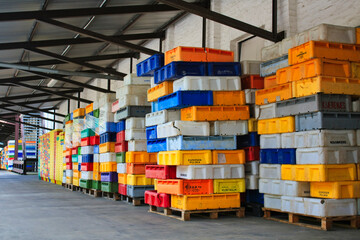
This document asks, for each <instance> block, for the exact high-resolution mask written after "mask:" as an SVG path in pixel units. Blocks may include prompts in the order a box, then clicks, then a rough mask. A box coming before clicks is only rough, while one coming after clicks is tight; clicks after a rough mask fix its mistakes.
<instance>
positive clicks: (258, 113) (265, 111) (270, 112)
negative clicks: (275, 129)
mask: <svg viewBox="0 0 360 240" xmlns="http://www.w3.org/2000/svg"><path fill="white" fill-rule="evenodd" d="M255 118H257V119H269V118H276V103H270V104H265V105H260V106H256V107H255Z"/></svg>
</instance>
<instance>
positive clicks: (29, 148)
mask: <svg viewBox="0 0 360 240" xmlns="http://www.w3.org/2000/svg"><path fill="white" fill-rule="evenodd" d="M25 150H36V146H25Z"/></svg>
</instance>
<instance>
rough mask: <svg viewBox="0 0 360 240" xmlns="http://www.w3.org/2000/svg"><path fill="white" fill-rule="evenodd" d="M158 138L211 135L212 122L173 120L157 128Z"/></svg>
mask: <svg viewBox="0 0 360 240" xmlns="http://www.w3.org/2000/svg"><path fill="white" fill-rule="evenodd" d="M156 131H157V138H167V137H175V136H179V135H183V136H209V135H210V124H209V123H208V122H190V121H172V122H167V123H164V124H161V125H158V126H157V128H156Z"/></svg>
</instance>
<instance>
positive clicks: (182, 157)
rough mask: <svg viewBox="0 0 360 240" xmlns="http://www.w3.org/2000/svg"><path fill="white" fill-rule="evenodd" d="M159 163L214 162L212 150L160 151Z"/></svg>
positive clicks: (187, 163) (188, 163)
mask: <svg viewBox="0 0 360 240" xmlns="http://www.w3.org/2000/svg"><path fill="white" fill-rule="evenodd" d="M158 158H159V160H158V164H159V165H200V164H212V156H211V151H210V150H201V151H181V150H178V151H166V152H159V155H158Z"/></svg>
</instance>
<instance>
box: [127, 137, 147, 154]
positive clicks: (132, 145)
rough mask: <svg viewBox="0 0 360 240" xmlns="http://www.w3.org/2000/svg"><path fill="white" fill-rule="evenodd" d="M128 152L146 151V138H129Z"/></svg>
mask: <svg viewBox="0 0 360 240" xmlns="http://www.w3.org/2000/svg"><path fill="white" fill-rule="evenodd" d="M128 151H129V152H146V151H147V143H146V140H130V141H128Z"/></svg>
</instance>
